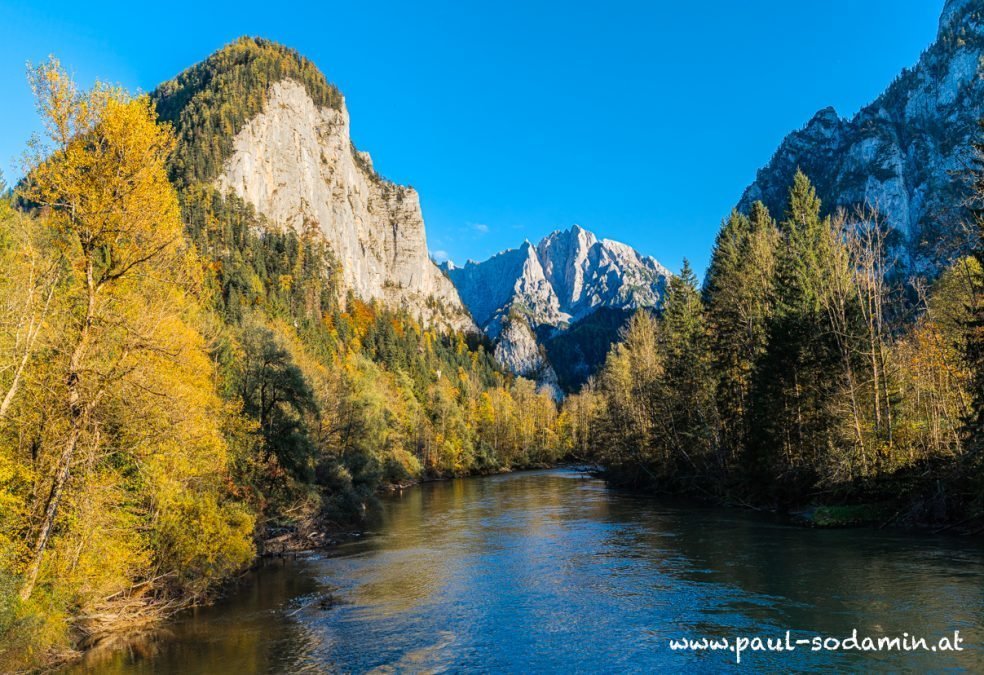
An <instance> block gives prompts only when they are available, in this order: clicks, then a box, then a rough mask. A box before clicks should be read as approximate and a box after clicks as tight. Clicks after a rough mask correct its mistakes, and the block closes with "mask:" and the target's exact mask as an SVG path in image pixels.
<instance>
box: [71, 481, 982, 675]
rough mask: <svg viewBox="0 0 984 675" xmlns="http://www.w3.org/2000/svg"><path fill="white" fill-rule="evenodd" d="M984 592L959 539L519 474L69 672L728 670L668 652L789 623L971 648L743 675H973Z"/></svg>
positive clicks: (803, 659) (275, 570) (434, 486)
mask: <svg viewBox="0 0 984 675" xmlns="http://www.w3.org/2000/svg"><path fill="white" fill-rule="evenodd" d="M982 578H984V551H982V550H981V548H980V546H979V545H978V544H977V543H976V542H974V541H972V540H969V539H967V538H960V537H947V536H940V537H935V538H931V537H922V536H913V535H911V534H910V533H905V532H899V531H877V530H876V531H866V530H851V529H822V530H821V529H818V530H807V529H804V528H799V527H788V526H785V525H782V524H780V523H778V522H777V520H776V518H774V517H773V516H772V515H771V514H769V515H766V514H764V513H755V512H753V511H751V510H740V509H735V508H719V507H714V506H707V505H705V506H697V505H693V506H686V505H683V504H680V505H671V504H667V503H662V502H661V501H660V500H655V499H651V498H649V497H644V496H642V495H639V494H635V493H632V492H630V491H627V490H613V489H609V488H607V487H606V486H605V484H604V483H603V482H602V481H599V480H595V479H592V478H585V477H584V475H583V474H580V473H577V472H572V471H568V470H562V469H561V470H547V471H531V472H527V471H522V472H514V473H511V474H499V475H494V476H487V477H470V478H466V479H461V480H446V481H431V482H427V483H423V484H420V485H417V486H416V487H414V488H412V489H410V490H405V491H404V494H403V495H402V496H401V497H397V498H388V499H382V500H381V511H380V520H379V522H378V523H376V524H374V526H373V534H372V535H369V536H365V537H362V538H359V539H357V540H353V541H348V542H343V543H340V544H338V545H337V546H333V547H331V548H330V549H328V550H327V551H326V552H323V553H319V552H316V553H311V554H298V556H297V558H296V560H295V559H293V558H288V559H286V560H267V564H265V565H263V566H262V567H260V568H258V569H257V570H255V571H254V572H253V573H251V574H250V575H249V576H248V577H246V578H244V579H243V580H242V583H241V585H240V586H239V588H238V590H237V591H235V592H230V593H229V594H228V595H227V596H226V597H224V598H223V599H222V600H220V601H219V602H218V603H217V604H215V605H214V606H212V607H209V608H201V609H198V610H195V611H193V612H188V613H185V614H183V615H182V616H181V617H178V618H177V619H176V620H175V621H174V622H172V623H169V624H168V625H167V626H166V627H165V630H163V631H160V632H159V633H158V634H157V636H156V637H154V638H153V639H150V640H149V641H148V643H145V644H144V645H142V646H140V647H135V648H132V649H127V650H116V651H114V652H112V653H108V654H106V655H100V656H99V659H98V662H97V663H96V665H94V666H92V667H88V666H83V665H81V664H80V666H78V667H76V668H75V669H74V670H70V672H77V673H83V672H93V671H98V672H100V673H105V674H107V675H130V674H132V673H146V672H207V673H210V675H226V674H229V675H243V674H244V673H249V672H271V673H286V672H328V671H332V672H334V671H342V672H371V671H373V670H376V671H381V672H440V671H444V672H472V671H488V670H494V671H496V672H595V671H598V670H613V671H614V670H618V671H619V672H662V671H672V672H678V671H690V672H701V671H707V672H718V671H722V670H726V669H729V668H733V667H734V655H733V654H729V653H727V652H713V653H711V652H708V653H704V654H701V655H695V654H693V653H688V652H683V651H674V650H671V649H670V648H669V647H668V644H667V641H668V639H669V638H671V637H682V636H687V637H696V638H699V637H700V636H703V635H715V636H734V635H749V636H751V635H763V636H765V635H771V634H772V632H773V631H776V630H778V629H779V628H780V627H782V628H790V629H792V630H793V631H794V636H797V637H806V636H808V635H811V634H813V633H814V632H815V633H817V634H823V635H830V636H835V637H843V636H845V635H850V632H851V630H852V629H853V628H855V627H857V628H859V629H861V630H862V632H864V631H869V632H871V633H872V634H875V635H878V634H882V633H884V634H890V633H892V632H893V631H895V630H899V631H901V630H906V631H908V632H909V633H910V634H911V635H920V636H926V637H927V638H936V637H939V636H941V635H944V634H947V633H948V632H949V634H951V635H952V631H953V630H955V629H959V630H960V632H961V636H962V638H963V639H964V641H965V643H966V644H967V645H968V649H967V650H966V651H964V652H962V653H959V654H954V655H939V654H935V655H934V654H931V653H927V654H921V653H903V652H886V653H882V654H879V655H877V656H873V655H870V654H867V655H866V654H858V653H851V652H822V653H814V652H811V651H810V650H809V649H801V650H797V651H795V652H791V653H766V652H756V653H749V654H747V655H743V657H742V664H743V665H744V664H746V663H747V667H750V668H752V669H753V670H755V671H767V672H773V671H783V672H786V671H820V670H834V671H838V672H857V671H870V670H878V671H884V670H888V671H909V670H916V671H922V670H940V669H962V670H968V671H971V672H978V671H979V670H980V668H981V667H984V652H982V650H980V649H979V648H978V646H979V645H981V644H984V624H982V620H981V616H980V613H979V612H978V611H976V610H977V607H978V606H979V604H978V603H977V601H976V600H977V599H978V598H979V594H980V584H981V579H982ZM327 596H331V598H332V599H333V602H327V603H325V602H322V600H324V599H325V598H326V597H327ZM544 617H549V621H545V620H544ZM746 659H747V661H746Z"/></svg>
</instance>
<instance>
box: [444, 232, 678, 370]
mask: <svg viewBox="0 0 984 675" xmlns="http://www.w3.org/2000/svg"><path fill="white" fill-rule="evenodd" d="M444 269H445V271H446V272H447V274H448V276H449V277H450V278H451V280H452V281H453V282H454V284H455V286H456V287H457V289H458V293H459V294H460V296H461V299H462V300H463V301H464V303H465V305H466V306H467V307H468V309H469V310H470V311H471V313H472V316H473V317H474V318H475V321H476V323H478V325H479V327H480V328H482V330H484V331H485V333H486V334H487V335H488V336H489V337H491V338H493V339H497V340H498V343H499V345H500V348H497V350H496V358H497V359H499V360H500V362H501V363H503V365H506V366H507V367H509V368H511V369H512V370H513V371H514V372H517V373H521V374H522V373H527V372H531V370H533V369H539V370H541V371H542V372H547V370H545V369H543V368H542V367H541V366H542V365H543V364H542V363H541V362H540V361H539V360H538V359H540V358H541V357H542V353H541V352H542V350H540V349H539V348H537V349H533V345H534V344H538V345H539V344H540V342H539V340H538V336H544V335H548V334H550V333H551V331H556V330H563V329H565V328H567V327H568V326H569V325H571V324H573V323H576V322H578V321H580V320H582V319H584V318H585V317H588V316H589V315H591V314H592V313H593V312H595V311H596V310H598V309H599V308H603V307H604V308H611V309H616V310H631V309H635V308H638V307H658V306H659V305H660V303H661V302H662V297H663V293H664V290H665V287H666V284H667V282H668V281H669V278H670V273H669V271H668V270H667V269H666V268H665V267H663V266H662V265H660V264H659V262H657V261H656V260H655V259H654V258H652V257H650V256H645V255H642V254H640V253H639V252H637V251H636V250H635V249H633V248H632V247H631V246H628V245H626V244H623V243H621V242H617V241H612V240H610V239H599V238H598V237H596V236H595V235H594V234H593V233H592V232H590V231H588V230H586V229H584V228H583V227H580V226H579V225H574V226H573V227H571V228H570V229H567V230H557V231H555V232H552V233H550V234H549V235H547V236H546V237H544V238H543V239H541V240H540V241H539V242H537V243H536V244H535V245H534V244H532V243H531V242H529V241H524V242H523V243H522V244H521V245H520V246H519V247H518V248H515V249H509V250H507V251H503V252H501V253H498V254H496V255H494V256H492V257H491V258H489V259H488V260H486V261H484V262H474V261H471V260H469V261H468V263H466V264H465V266H464V267H460V268H454V267H453V266H447V267H445V268H444ZM519 324H523V325H524V326H525V327H523V326H520V325H519ZM506 327H508V330H506ZM514 341H521V342H522V343H523V344H515V345H513V344H504V343H508V342H514ZM540 346H542V345H540ZM534 357H536V358H534ZM534 363H535V364H537V365H536V366H535V368H534V365H533V364H534ZM548 365H549V364H548Z"/></svg>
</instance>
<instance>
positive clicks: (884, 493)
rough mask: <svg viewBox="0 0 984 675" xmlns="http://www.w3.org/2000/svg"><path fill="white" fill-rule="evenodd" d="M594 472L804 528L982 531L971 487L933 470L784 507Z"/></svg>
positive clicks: (618, 483) (738, 491)
mask: <svg viewBox="0 0 984 675" xmlns="http://www.w3.org/2000/svg"><path fill="white" fill-rule="evenodd" d="M592 473H593V475H595V476H596V477H598V478H600V479H602V480H605V481H606V483H607V484H609V485H611V486H612V487H615V488H620V489H629V490H632V491H635V492H639V493H642V494H648V495H653V496H663V497H671V498H673V499H679V498H685V499H689V500H694V501H696V502H700V503H704V504H713V505H716V506H723V507H728V508H737V509H743V510H749V511H756V512H765V513H770V514H772V515H774V516H776V517H778V518H780V519H782V520H783V522H786V523H788V524H791V525H797V526H801V527H809V528H820V529H824V528H853V527H862V528H869V529H898V530H912V531H919V532H925V533H930V534H939V533H943V532H947V533H950V534H954V535H962V536H974V535H978V534H981V533H982V532H984V508H982V505H981V501H980V497H979V496H977V495H975V494H974V493H973V490H972V486H968V485H964V484H962V483H960V482H958V481H957V480H955V479H951V480H943V479H939V478H933V477H932V476H934V475H936V474H934V472H933V471H932V467H928V468H927V467H925V466H920V467H917V468H915V469H911V470H908V471H905V472H899V473H898V474H895V475H891V476H879V477H876V478H874V479H871V480H868V481H864V482H860V481H859V482H855V483H847V484H841V485H835V486H830V487H828V488H827V489H826V490H823V491H819V490H818V491H817V492H816V493H815V494H813V495H808V498H806V499H801V500H786V501H784V502H782V503H780V502H775V501H771V502H770V501H763V500H761V499H756V497H755V496H754V495H753V494H750V491H749V490H748V489H747V486H746V487H745V488H744V489H743V488H742V487H741V486H731V490H730V491H729V492H727V493H721V492H716V491H714V487H709V488H704V487H701V486H700V485H699V484H696V487H695V484H690V485H687V484H684V483H681V482H679V481H677V482H674V483H668V482H660V481H659V480H658V479H656V478H655V477H648V478H647V480H646V481H645V482H641V483H640V481H639V473H638V472H636V471H633V472H630V473H628V474H626V473H624V472H619V471H617V470H612V469H608V468H605V467H598V468H597V469H596V470H595V471H593V472H592ZM627 476H630V477H631V479H627V478H626V477H627Z"/></svg>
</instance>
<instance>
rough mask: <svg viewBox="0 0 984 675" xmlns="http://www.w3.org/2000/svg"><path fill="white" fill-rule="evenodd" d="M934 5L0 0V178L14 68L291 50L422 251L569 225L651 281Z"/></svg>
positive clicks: (179, 60) (120, 79) (109, 75)
mask: <svg viewBox="0 0 984 675" xmlns="http://www.w3.org/2000/svg"><path fill="white" fill-rule="evenodd" d="M942 6H943V0H824V1H823V2H806V1H805V0H802V1H791V0H748V1H747V2H735V1H733V0H727V1H724V0H721V1H718V0H703V1H699V2H693V1H689V0H679V1H677V2H669V1H665V0H664V1H653V2H622V1H621V0H615V1H612V0H594V1H592V2H583V3H582V2H563V1H559V0H558V1H556V2H539V1H531V2H467V1H466V2H447V3H430V2H405V3H390V2H353V1H351V0H350V1H348V2H341V3H336V2H330V1H328V2H319V3H311V6H308V7H305V6H303V5H302V3H286V2H270V0H265V1H264V2H262V3H254V2H248V1H239V2H232V3H218V2H206V1H202V0H199V1H198V2H194V3H190V2H184V1H183V0H182V1H178V0H170V1H167V2H155V3H144V2H132V1H131V2H127V3H101V2H78V1H77V0H73V1H72V2H62V1H60V0H49V1H46V2H34V3H28V2H25V1H24V0H18V1H17V2H9V1H8V0H0V87H2V91H3V97H2V101H3V107H2V109H0V121H2V129H3V131H2V134H0V166H2V167H3V168H4V173H5V174H6V175H7V177H8V179H12V178H15V177H17V176H19V175H20V172H19V170H18V169H16V168H15V167H16V163H17V158H18V157H19V156H20V154H21V153H22V151H23V148H24V144H25V142H26V140H27V139H28V137H29V136H30V134H31V133H32V132H33V131H35V130H36V128H37V122H36V118H35V114H34V109H33V103H32V100H31V97H30V93H29V90H28V88H27V85H26V82H25V78H24V63H25V62H26V61H28V60H31V61H40V60H43V59H44V58H45V57H46V55H47V54H49V53H54V54H56V55H57V56H58V57H59V58H61V60H62V62H63V63H64V64H66V65H67V66H69V67H70V68H71V69H72V70H73V71H74V72H75V74H76V76H77V77H78V79H79V80H80V81H81V82H82V83H85V84H88V83H91V82H92V81H93V80H94V79H95V78H99V79H102V80H106V81H110V82H116V83H120V84H122V85H124V86H126V87H128V88H130V89H142V90H144V91H147V90H150V89H153V88H154V86H155V85H156V84H157V83H159V82H160V81H162V80H165V79H168V78H170V77H172V76H174V75H176V74H177V73H178V72H179V71H181V70H182V69H184V68H186V67H187V66H189V65H191V64H193V63H195V62H197V61H199V60H201V59H203V58H205V57H206V56H207V55H208V54H209V53H210V52H212V51H214V50H216V49H218V48H219V47H221V46H222V45H223V44H225V43H226V42H229V41H231V40H233V39H234V38H236V37H237V36H240V35H244V34H250V35H260V36H264V37H267V38H271V39H273V40H277V41H280V42H283V43H284V44H287V45H289V46H291V47H295V48H296V49H298V50H299V51H300V52H301V53H303V54H304V55H306V56H307V57H309V58H310V59H312V60H313V61H314V62H315V63H316V64H317V65H318V66H319V67H320V68H321V69H322V70H323V71H324V72H325V74H326V75H327V76H328V79H329V80H331V81H332V82H334V83H335V84H337V85H338V86H339V87H340V88H341V90H342V92H343V93H344V94H345V96H346V99H347V101H348V105H349V109H350V111H351V114H352V128H353V136H354V140H355V143H356V145H357V146H359V148H361V149H364V150H368V151H369V152H370V153H371V154H372V156H373V159H374V161H375V164H376V167H377V169H379V170H380V172H381V173H383V174H384V175H385V176H387V177H389V178H391V179H393V180H396V181H398V182H401V183H410V184H412V185H414V186H415V187H416V188H417V189H418V190H419V191H420V195H421V202H422V204H423V209H424V216H425V219H426V223H427V230H428V242H429V246H430V248H431V250H432V251H445V252H447V254H448V255H450V257H451V258H452V259H453V260H455V261H456V262H459V263H460V262H463V261H464V260H465V259H467V258H474V259H484V258H486V257H488V256H489V255H491V254H492V253H495V252H496V251H499V250H501V249H504V248H509V247H513V246H516V245H518V244H519V243H521V242H522V240H523V238H529V239H531V240H534V241H535V240H536V239H538V238H539V237H541V236H543V235H544V234H546V233H548V232H550V231H551V230H554V229H557V228H566V227H569V226H570V225H571V224H573V223H579V224H581V225H583V226H584V227H587V228H589V229H591V230H593V231H595V232H596V233H597V234H598V235H599V236H604V237H609V238H612V239H618V240H622V241H625V242H627V243H629V244H631V245H633V246H635V247H636V248H638V249H640V250H641V251H643V252H645V253H648V254H651V255H654V256H656V257H657V258H658V259H660V260H661V261H662V262H663V263H664V264H666V265H667V266H668V267H670V268H671V269H674V270H676V269H679V266H680V263H681V261H682V259H683V258H684V257H689V258H690V259H691V261H692V262H693V264H694V266H695V268H696V269H697V270H698V271H701V270H703V269H704V268H705V266H706V264H707V260H708V257H709V253H710V248H711V245H712V243H713V240H714V235H715V233H716V231H717V228H718V226H719V224H720V221H721V218H722V217H723V216H725V215H726V214H727V213H728V211H729V210H730V209H731V207H732V206H733V205H734V204H735V202H736V201H737V200H738V198H739V196H740V195H741V192H742V190H743V189H744V188H745V186H746V185H747V184H748V183H749V182H751V180H752V179H753V178H754V176H755V171H756V169H757V168H758V167H760V166H761V165H762V164H764V163H765V162H767V161H768V159H769V158H770V156H771V155H772V152H773V151H774V150H775V148H776V146H777V145H778V143H779V142H780V140H781V139H782V137H783V136H784V135H785V134H786V133H788V132H789V131H791V130H793V129H795V128H799V127H801V126H802V125H803V124H805V123H806V121H807V120H809V118H810V117H811V116H812V115H813V113H814V112H816V111H817V110H818V109H820V108H822V107H824V106H827V105H833V106H834V107H836V108H837V111H838V112H839V113H840V114H841V115H850V114H853V113H854V112H855V111H857V109H858V108H860V107H861V106H862V105H864V104H865V103H867V102H868V101H870V100H871V99H873V98H874V97H875V96H876V95H877V94H878V93H879V92H880V91H881V90H882V89H883V88H884V87H885V86H886V85H888V84H889V83H890V82H891V81H892V79H893V78H894V77H895V75H896V74H897V73H898V72H899V71H900V70H901V69H902V68H903V67H905V66H908V65H912V64H913V63H915V61H916V60H917V58H918V57H919V54H920V52H922V50H923V49H925V48H926V47H927V46H928V45H929V44H930V42H931V41H932V40H933V38H934V36H935V34H936V25H937V18H938V16H939V13H940V10H941V8H942Z"/></svg>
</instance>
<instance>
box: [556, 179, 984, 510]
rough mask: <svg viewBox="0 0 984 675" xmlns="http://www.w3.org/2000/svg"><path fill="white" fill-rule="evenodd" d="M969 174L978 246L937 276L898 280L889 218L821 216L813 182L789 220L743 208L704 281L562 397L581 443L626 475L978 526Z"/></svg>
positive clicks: (660, 483)
mask: <svg viewBox="0 0 984 675" xmlns="http://www.w3.org/2000/svg"><path fill="white" fill-rule="evenodd" d="M971 179H972V180H973V182H974V183H975V185H976V194H972V195H968V199H969V200H970V201H972V202H973V203H974V204H975V207H974V208H972V209H970V210H965V211H964V213H965V218H966V222H967V223H968V225H969V228H968V229H970V230H971V231H975V232H976V241H977V244H976V248H975V254H974V255H973V256H971V257H965V258H961V259H958V260H956V261H955V262H954V263H953V264H952V265H951V266H950V267H949V268H948V269H946V270H945V271H944V272H943V273H942V274H941V275H940V276H939V278H937V279H935V281H933V282H932V283H929V282H927V281H926V280H924V279H918V278H913V279H909V280H900V281H898V282H893V281H892V280H893V279H896V278H897V277H898V275H896V274H893V273H892V271H893V265H894V264H895V261H894V260H893V259H892V258H890V257H889V251H890V246H889V238H890V236H891V231H890V229H889V228H888V227H887V225H886V223H885V221H884V220H883V219H882V218H881V216H879V214H878V213H876V212H873V211H858V212H854V213H844V212H843V211H841V212H838V213H837V214H836V215H835V216H833V217H823V216H821V213H822V211H821V203H820V200H819V199H818V198H817V195H816V192H815V190H814V188H813V186H812V185H811V184H810V181H809V179H808V178H807V176H806V175H804V174H803V173H801V172H800V173H797V174H796V176H795V179H794V181H793V184H792V186H791V187H790V190H789V193H788V200H787V206H786V208H785V211H784V213H782V214H776V216H778V222H777V220H776V219H775V218H774V216H773V215H772V214H770V213H769V211H768V210H767V209H766V207H765V206H763V205H762V204H761V203H755V204H754V205H753V206H752V207H751V210H750V213H749V214H748V215H746V214H743V213H740V212H734V213H732V214H731V215H730V216H729V217H728V219H727V220H726V221H725V222H724V224H723V226H722V229H721V231H720V233H719V235H718V238H717V242H716V245H715V249H714V253H713V257H712V262H711V265H710V269H709V271H708V274H707V278H706V281H705V284H704V286H703V288H699V287H698V285H697V281H696V278H695V276H694V275H693V274H692V273H690V272H689V270H686V269H685V270H684V271H683V273H682V274H681V275H680V276H679V277H676V278H674V279H673V280H672V281H671V283H670V286H669V289H668V292H667V297H666V302H665V306H664V307H665V309H664V312H663V314H662V316H660V317H659V318H653V317H652V316H650V315H649V314H646V313H638V314H637V315H636V316H635V317H633V319H632V320H631V322H630V325H629V327H628V329H627V330H626V331H625V334H624V340H623V341H622V342H621V343H620V344H618V345H617V346H616V347H615V348H614V349H613V350H612V351H611V352H610V354H609V356H608V360H607V362H606V364H605V367H604V370H603V372H602V374H601V376H600V377H599V378H598V379H597V381H596V382H594V383H592V384H591V385H590V386H588V387H587V388H586V389H585V390H584V391H583V392H582V393H581V394H580V395H578V396H576V397H572V398H570V399H568V401H567V402H566V403H565V406H566V408H567V409H568V414H569V415H570V416H571V417H572V418H573V419H577V420H579V421H580V422H581V423H582V424H583V427H582V428H581V429H580V430H579V432H578V433H577V434H576V437H578V438H591V439H594V442H593V443H591V444H590V447H591V448H593V449H594V451H595V453H596V454H595V456H596V457H597V458H598V460H599V461H600V462H602V463H603V464H604V465H605V466H606V467H608V468H609V475H610V477H611V478H612V479H614V480H615V481H616V482H620V483H631V484H636V485H645V486H647V487H649V488H651V489H655V490H657V491H669V492H686V493H692V494H699V495H703V496H710V497H714V498H717V499H724V500H726V501H730V502H734V503H740V504H757V505H759V506H766V507H778V508H780V509H789V508H802V507H806V506H810V505H828V506H829V505H835V506H839V505H853V506H856V505H858V504H860V503H864V504H867V505H868V506H867V507H865V508H853V509H849V510H846V511H843V512H844V513H851V514H853V515H852V516H851V517H850V518H849V519H874V520H877V519H879V518H880V519H881V520H882V522H890V521H896V520H899V521H903V522H905V521H909V522H945V521H950V522H956V521H958V520H960V521H964V522H965V523H973V525H967V527H971V528H973V527H979V526H981V525H982V522H981V509H982V498H984V474H982V468H984V467H982V466H981V456H980V443H981V440H980V439H981V419H984V418H982V402H984V401H982V399H984V393H982V392H984V387H982V381H981V378H982V372H984V368H982V363H981V353H982V351H981V337H982V336H981V331H982V327H984V322H982V321H981V314H982V311H984V310H982V302H981V299H982V297H984V296H982V288H984V287H982V273H981V270H982V258H981V250H982V249H981V244H980V234H981V224H982V220H981V211H980V210H979V208H980V206H979V205H980V203H981V199H982V197H984V184H982V179H981V173H980V172H979V170H978V171H976V172H974V173H973V174H972V175H971ZM954 208H955V209H956V208H961V206H960V205H958V204H955V205H954ZM574 411H576V414H575V412H574Z"/></svg>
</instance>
